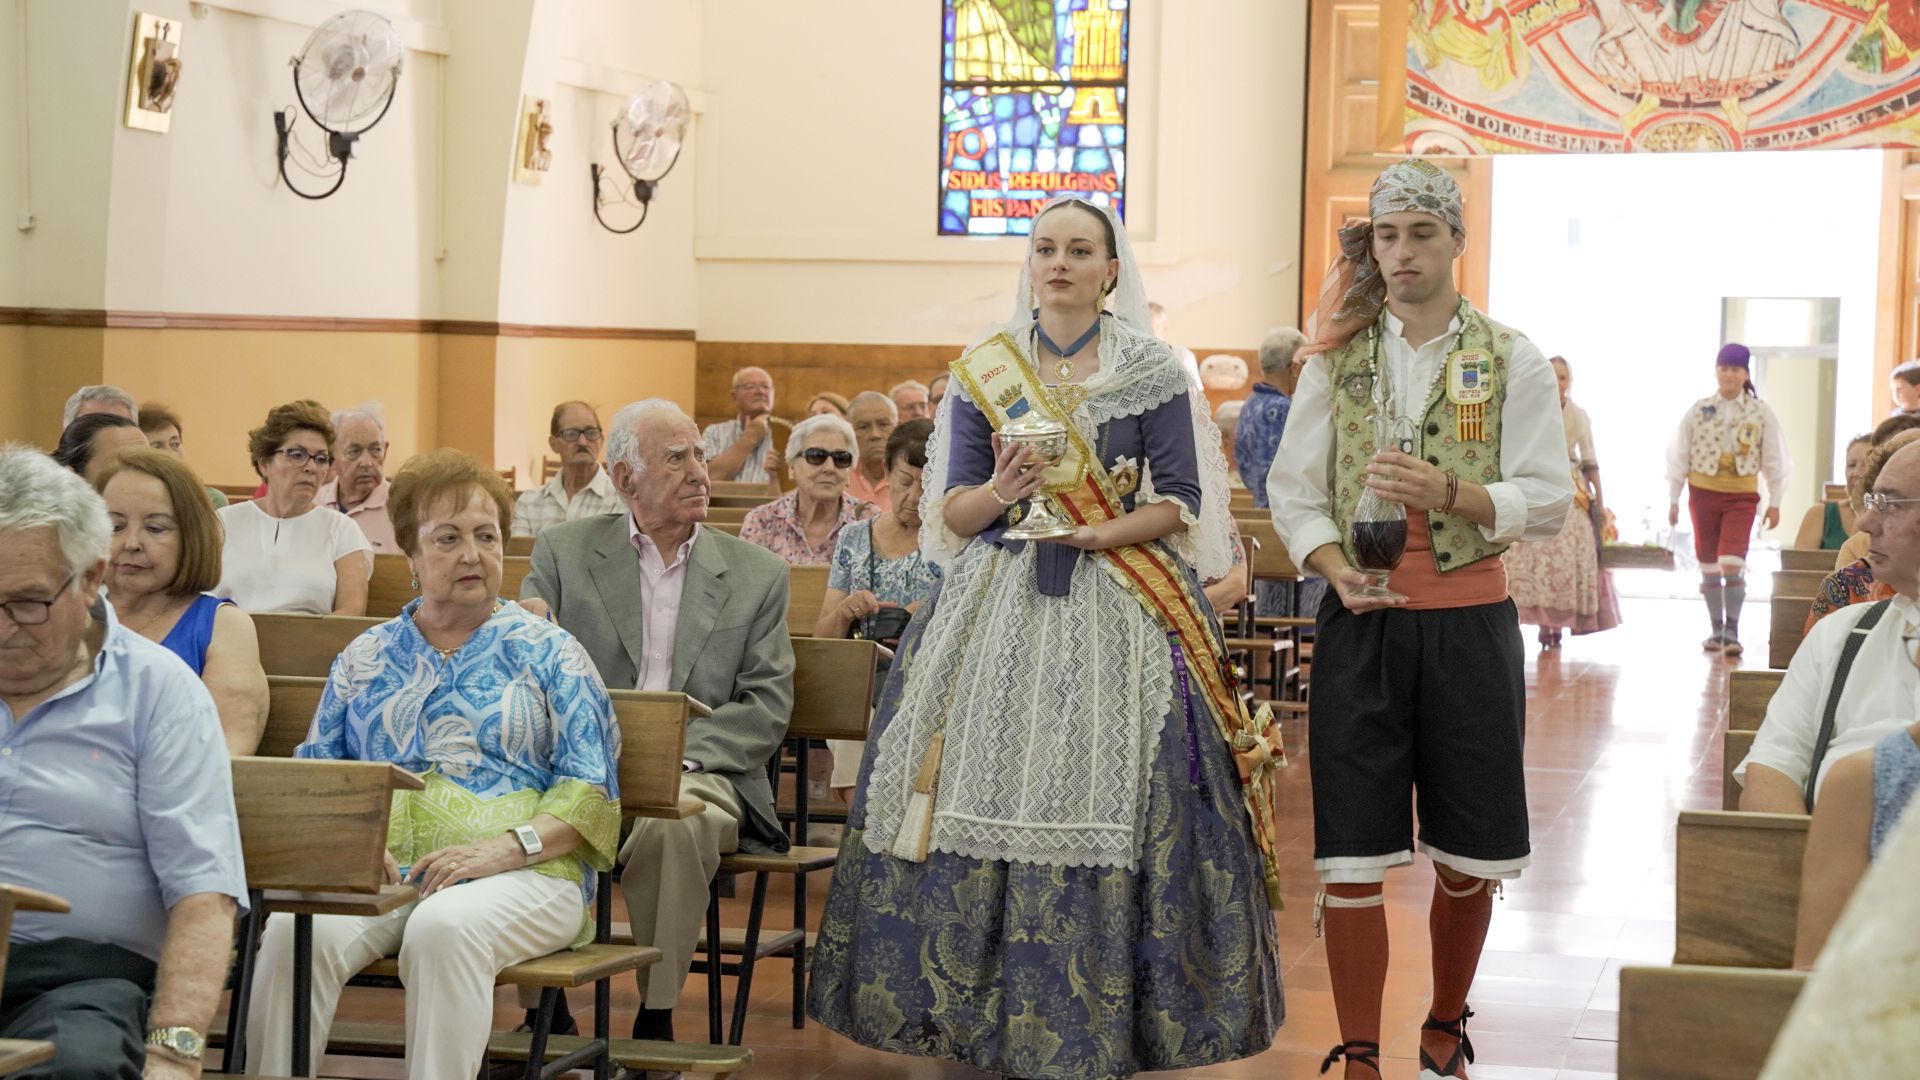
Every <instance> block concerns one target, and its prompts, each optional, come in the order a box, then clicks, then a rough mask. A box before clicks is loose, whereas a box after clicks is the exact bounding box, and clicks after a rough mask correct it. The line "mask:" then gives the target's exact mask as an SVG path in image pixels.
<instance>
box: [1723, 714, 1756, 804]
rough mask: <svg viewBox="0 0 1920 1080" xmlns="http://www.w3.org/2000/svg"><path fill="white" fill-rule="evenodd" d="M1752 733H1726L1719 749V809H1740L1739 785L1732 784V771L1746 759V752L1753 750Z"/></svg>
mask: <svg viewBox="0 0 1920 1080" xmlns="http://www.w3.org/2000/svg"><path fill="white" fill-rule="evenodd" d="M1754 734H1755V733H1754V732H1751V731H1728V732H1727V735H1726V741H1725V743H1724V744H1722V746H1721V748H1720V758H1721V760H1720V809H1722V810H1738V809H1740V785H1739V784H1738V783H1736V782H1734V779H1733V770H1734V769H1736V768H1738V767H1739V765H1740V763H1741V762H1742V761H1745V760H1746V759H1747V752H1748V751H1750V750H1752V749H1753V737H1754Z"/></svg>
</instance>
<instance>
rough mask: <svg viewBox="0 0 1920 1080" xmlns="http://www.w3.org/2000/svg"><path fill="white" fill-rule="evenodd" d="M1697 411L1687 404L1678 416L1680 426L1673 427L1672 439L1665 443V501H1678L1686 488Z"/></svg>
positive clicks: (1690, 470) (1689, 471)
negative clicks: (1684, 410) (1682, 412)
mask: <svg viewBox="0 0 1920 1080" xmlns="http://www.w3.org/2000/svg"><path fill="white" fill-rule="evenodd" d="M1699 412H1700V411H1699V410H1698V409H1697V408H1695V407H1693V406H1691V405H1689V406H1687V411H1686V414H1685V415H1683V416H1681V417H1680V426H1679V427H1678V428H1675V429H1674V432H1673V441H1672V442H1669V443H1668V444H1667V501H1668V502H1670V503H1677V502H1679V501H1680V493H1681V492H1682V491H1685V490H1686V487H1687V477H1688V475H1690V474H1691V472H1692V468H1691V466H1690V465H1689V462H1690V460H1691V459H1692V457H1693V427H1694V424H1695V423H1697V422H1698V419H1699Z"/></svg>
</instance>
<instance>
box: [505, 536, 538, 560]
mask: <svg viewBox="0 0 1920 1080" xmlns="http://www.w3.org/2000/svg"><path fill="white" fill-rule="evenodd" d="M538 539H539V537H537V536H509V537H507V554H509V555H519V556H527V555H532V554H533V542H534V541H535V540H538Z"/></svg>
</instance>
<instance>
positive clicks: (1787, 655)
mask: <svg viewBox="0 0 1920 1080" xmlns="http://www.w3.org/2000/svg"><path fill="white" fill-rule="evenodd" d="M1832 572H1833V571H1832V569H1831V568H1829V569H1827V570H1776V571H1774V573H1773V602H1772V604H1771V605H1770V607H1771V609H1772V610H1771V611H1770V612H1769V613H1768V614H1769V633H1768V635H1767V666H1768V667H1773V668H1785V667H1786V666H1787V665H1788V664H1790V663H1792V662H1793V654H1794V651H1795V650H1797V649H1799V648H1800V639H1801V638H1803V637H1805V636H1806V632H1807V614H1808V612H1810V611H1811V610H1812V608H1813V598H1814V596H1815V595H1817V594H1818V593H1819V591H1820V583H1821V582H1823V581H1825V580H1826V579H1827V575H1828V574H1831V573H1832Z"/></svg>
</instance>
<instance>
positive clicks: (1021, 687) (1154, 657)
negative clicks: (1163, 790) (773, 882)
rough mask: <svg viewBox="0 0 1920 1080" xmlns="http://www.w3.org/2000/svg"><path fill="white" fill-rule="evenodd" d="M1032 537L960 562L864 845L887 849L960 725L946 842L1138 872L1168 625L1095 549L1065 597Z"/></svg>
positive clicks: (888, 760)
mask: <svg viewBox="0 0 1920 1080" xmlns="http://www.w3.org/2000/svg"><path fill="white" fill-rule="evenodd" d="M1033 558H1034V554H1033V548H1032V546H1028V547H1026V548H1024V549H1023V550H1021V551H1020V552H1017V553H1016V552H1011V551H1007V550H1005V549H1003V548H996V547H991V546H989V545H985V544H981V545H977V546H975V547H972V548H969V549H968V550H967V551H966V553H965V554H963V555H962V556H961V557H960V559H959V560H958V562H957V563H956V564H955V566H954V569H953V571H952V573H951V576H950V577H949V578H948V580H947V583H946V585H945V587H944V588H943V589H942V591H941V595H940V600H939V602H938V605H937V606H936V608H935V611H934V616H933V619H932V621H931V622H930V623H929V624H928V625H927V629H926V631H925V636H924V637H923V639H922V640H921V644H920V648H919V650H918V651H917V652H916V653H915V655H914V659H913V661H912V664H911V667H910V668H909V670H908V672H907V675H906V678H907V682H906V686H905V688H904V689H903V690H902V692H901V695H900V704H899V708H898V711H897V712H896V713H895V715H894V718H893V721H892V723H890V724H889V725H888V726H887V729H886V731H885V732H884V733H883V734H882V735H881V737H880V745H879V748H878V750H877V751H876V754H875V758H874V765H873V772H872V775H871V777H870V778H869V780H868V785H867V828H866V833H865V842H866V844H867V848H868V850H870V851H873V852H875V853H885V852H886V851H887V849H888V846H889V845H890V844H891V843H892V842H893V837H894V834H895V833H896V832H897V831H898V830H899V828H900V824H901V822H902V820H903V819H904V817H905V813H906V805H907V799H908V797H909V795H910V794H911V792H912V787H913V781H914V777H915V775H916V774H917V773H918V772H919V769H920V762H921V761H922V759H923V758H924V757H925V756H926V752H927V746H928V743H929V741H930V740H931V739H932V737H933V734H934V732H936V731H940V730H942V729H943V727H944V730H945V732H946V740H945V743H946V745H945V750H944V752H943V754H942V757H941V770H940V783H939V787H938V793H937V795H936V800H935V806H934V818H933V837H932V842H931V844H930V845H929V846H930V848H931V849H932V850H935V851H945V852H950V853H952V854H955V855H961V856H964V857H968V858H976V859H1005V860H1008V861H1010V862H1022V863H1030V864H1038V865H1044V866H1112V867H1123V868H1126V869H1129V870H1131V869H1134V868H1135V867H1136V866H1137V864H1138V862H1139V853H1140V845H1141V843H1142V841H1143V838H1144V836H1145V828H1146V813H1147V784H1148V779H1149V776H1150V772H1151V767H1152V762H1153V757H1152V755H1153V748H1154V747H1155V745H1156V744H1157V740H1158V739H1159V736H1160V728H1161V725H1162V724H1164V723H1165V722H1166V715H1167V712H1168V710H1169V709H1170V708H1171V707H1172V702H1173V661H1172V655H1171V652H1170V649H1169V646H1168V643H1167V636H1166V634H1165V632H1164V631H1162V630H1161V629H1160V627H1159V625H1158V624H1157V623H1155V622H1154V620H1153V618H1152V616H1150V615H1148V614H1147V612H1146V609H1144V608H1143V607H1141V606H1140V602H1139V601H1138V600H1135V599H1134V598H1133V596H1132V595H1131V594H1129V593H1128V592H1127V591H1126V589H1125V587H1124V586H1122V585H1120V584H1119V583H1118V582H1117V581H1115V580H1114V579H1113V577H1112V575H1110V574H1109V573H1108V572H1107V571H1106V570H1105V569H1104V568H1103V567H1102V566H1100V565H1099V564H1097V563H1096V562H1095V560H1092V559H1082V560H1080V561H1079V564H1078V566H1077V567H1076V568H1075V570H1074V573H1073V580H1072V583H1071V586H1070V588H1069V590H1068V594H1067V595H1066V596H1064V597H1054V596H1042V595H1041V594H1040V593H1039V592H1038V591H1036V590H1035V589H1034V588H1033V584H1032V582H1033Z"/></svg>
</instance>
